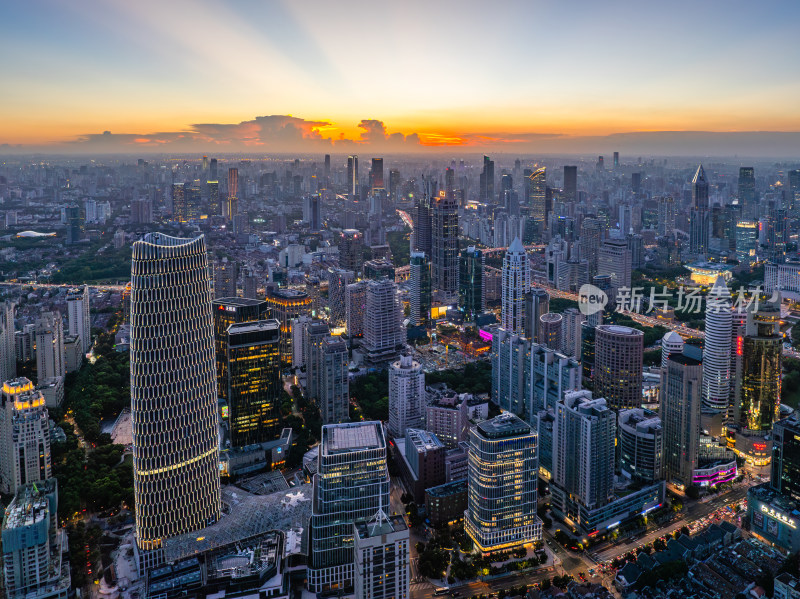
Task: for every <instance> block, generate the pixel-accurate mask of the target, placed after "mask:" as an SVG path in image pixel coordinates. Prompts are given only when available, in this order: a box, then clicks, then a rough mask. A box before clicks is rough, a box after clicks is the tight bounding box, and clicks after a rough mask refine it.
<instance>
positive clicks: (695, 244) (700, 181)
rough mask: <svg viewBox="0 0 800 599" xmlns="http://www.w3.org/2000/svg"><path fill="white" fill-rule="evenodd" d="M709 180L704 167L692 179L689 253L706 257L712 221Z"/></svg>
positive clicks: (698, 169)
mask: <svg viewBox="0 0 800 599" xmlns="http://www.w3.org/2000/svg"><path fill="white" fill-rule="evenodd" d="M708 208H709V206H708V179H706V172H705V170H703V165H702V164H701V165H700V166H698V167H697V172H696V173H695V175H694V178H693V179H692V205H691V208H690V211H689V252H690V253H692V254H696V255H703V256H704V255H705V254H706V253H707V252H708V237H709V230H710V228H711V221H710V219H709V212H708Z"/></svg>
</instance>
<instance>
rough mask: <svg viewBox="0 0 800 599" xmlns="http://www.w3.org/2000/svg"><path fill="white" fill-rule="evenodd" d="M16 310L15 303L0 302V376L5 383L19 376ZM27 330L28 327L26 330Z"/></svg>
mask: <svg viewBox="0 0 800 599" xmlns="http://www.w3.org/2000/svg"><path fill="white" fill-rule="evenodd" d="M14 308H15V305H14V302H10V301H8V300H6V301H4V302H0V376H2V377H3V381H9V380H11V379H13V378H15V377H16V376H17V348H16V327H15V325H14ZM27 328H28V327H27V325H26V327H25V329H27ZM23 333H24V331H23ZM26 340H27V338H26ZM30 349H31V350H32V349H33V348H32V347H31V348H30ZM23 353H24V352H23ZM28 359H30V358H28ZM22 361H24V360H22ZM0 382H1V381H0Z"/></svg>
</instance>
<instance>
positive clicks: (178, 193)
mask: <svg viewBox="0 0 800 599" xmlns="http://www.w3.org/2000/svg"><path fill="white" fill-rule="evenodd" d="M186 191H187V190H186V188H185V187H184V185H183V183H173V184H172V219H173V220H174V221H176V222H179V223H188V222H189V211H188V207H187V205H186V201H187V199H188V198H187V197H186Z"/></svg>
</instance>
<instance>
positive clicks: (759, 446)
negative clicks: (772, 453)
mask: <svg viewBox="0 0 800 599" xmlns="http://www.w3.org/2000/svg"><path fill="white" fill-rule="evenodd" d="M753 449H755V450H756V451H766V450H767V444H766V443H753Z"/></svg>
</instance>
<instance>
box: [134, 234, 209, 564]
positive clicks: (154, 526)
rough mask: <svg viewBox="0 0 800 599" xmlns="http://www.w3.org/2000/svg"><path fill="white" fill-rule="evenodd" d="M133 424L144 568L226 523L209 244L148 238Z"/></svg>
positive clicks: (137, 325)
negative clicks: (168, 546)
mask: <svg viewBox="0 0 800 599" xmlns="http://www.w3.org/2000/svg"><path fill="white" fill-rule="evenodd" d="M130 354H131V356H130V361H131V416H132V419H133V423H134V424H133V448H134V449H133V489H134V495H135V499H136V543H137V547H138V549H139V550H140V563H141V564H142V565H143V567H145V568H147V567H149V566H152V565H155V564H158V563H159V562H160V561H161V560H162V559H163V555H162V552H161V551H156V550H158V549H160V548H161V547H162V542H163V540H164V539H166V538H169V537H173V536H177V535H180V534H184V533H188V532H192V531H196V530H200V529H201V528H203V527H204V526H207V525H208V524H210V523H212V522H214V521H216V520H217V519H218V518H219V517H220V509H221V505H220V491H219V447H218V444H217V383H216V377H215V372H214V370H215V369H214V321H213V318H212V315H211V287H210V285H209V280H208V252H207V250H206V244H205V239H204V238H203V237H202V236H200V237H197V238H195V239H178V238H175V237H169V236H167V235H164V234H162V233H149V234H148V235H145V236H144V238H143V239H141V240H140V241H137V242H135V243H134V244H133V257H132V261H131V349H130Z"/></svg>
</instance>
